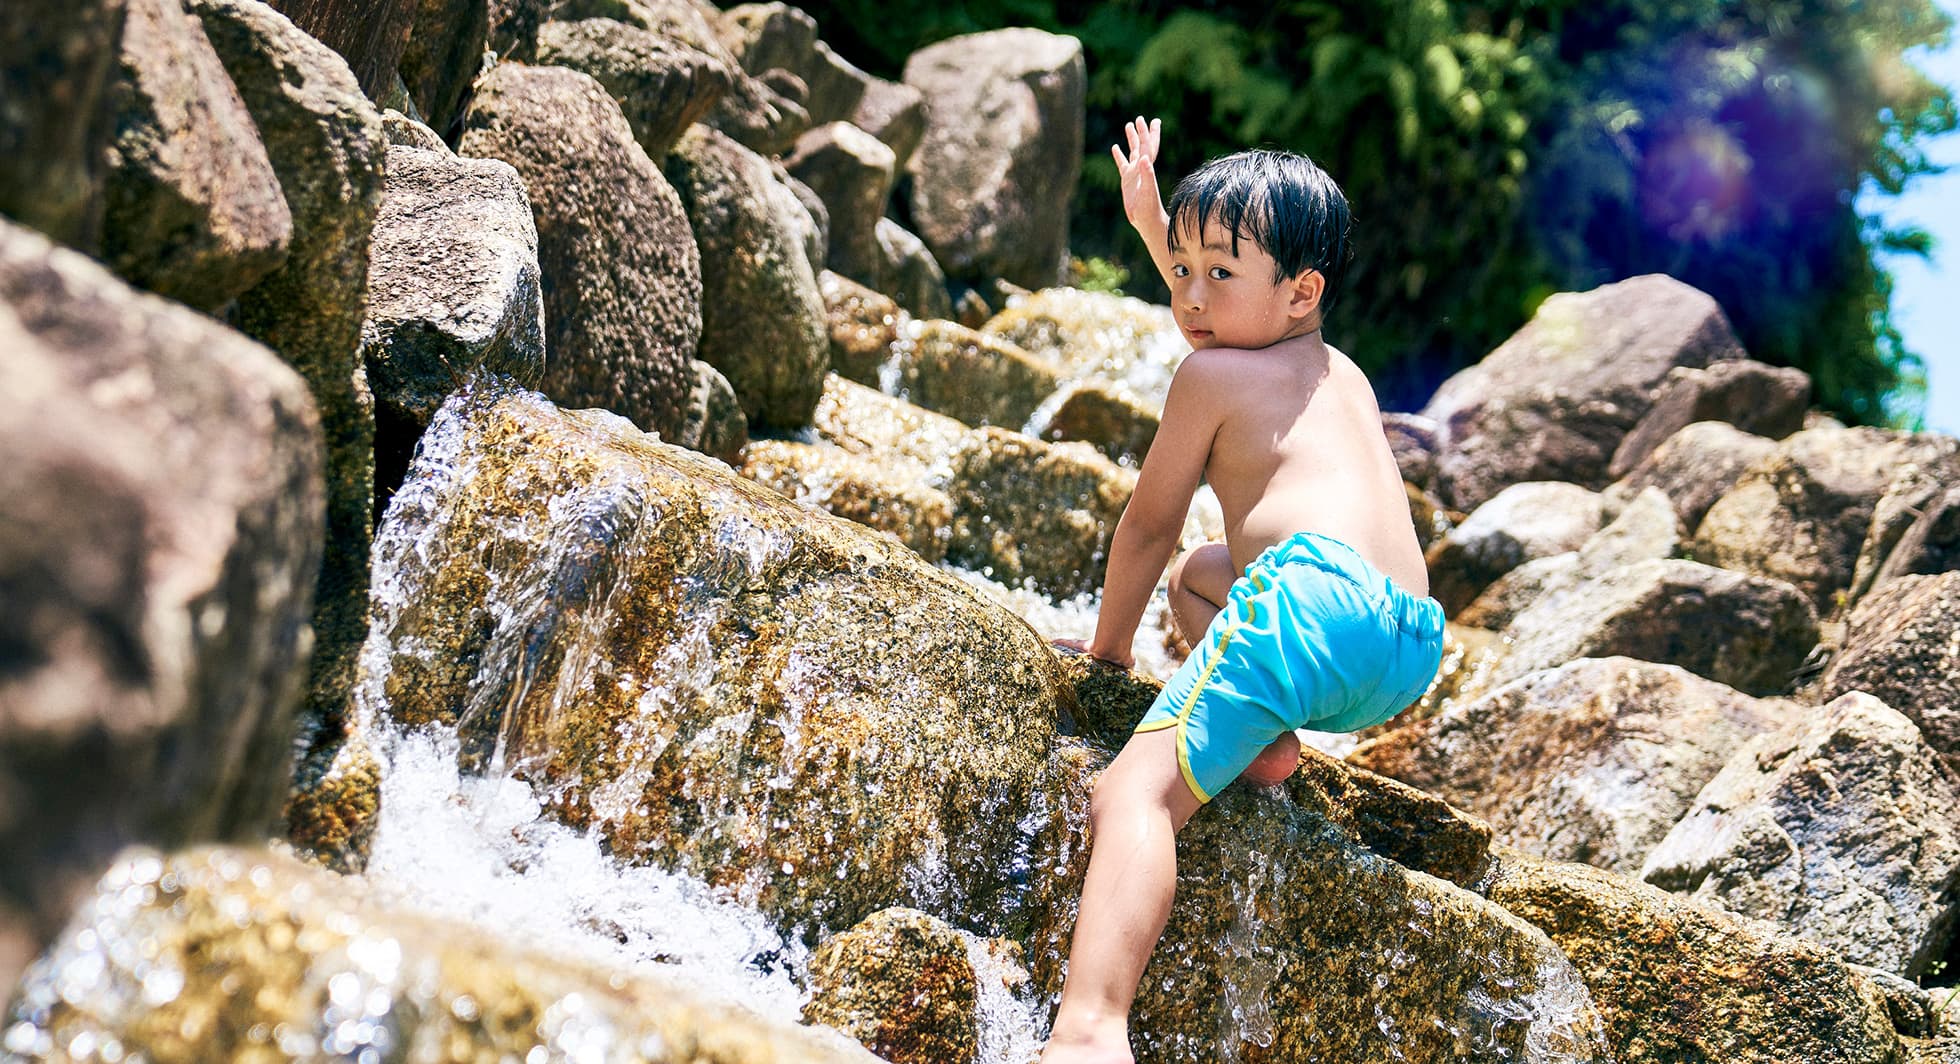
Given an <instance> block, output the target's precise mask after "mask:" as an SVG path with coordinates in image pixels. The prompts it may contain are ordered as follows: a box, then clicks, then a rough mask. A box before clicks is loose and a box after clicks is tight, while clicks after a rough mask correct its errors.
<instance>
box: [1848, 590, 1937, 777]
mask: <svg viewBox="0 0 1960 1064" xmlns="http://www.w3.org/2000/svg"><path fill="white" fill-rule="evenodd" d="M1955 632H1960V572H1949V573H1940V574H1937V575H1934V576H1902V577H1899V578H1898V579H1896V580H1893V581H1891V582H1890V583H1887V584H1885V585H1883V586H1881V587H1880V588H1879V589H1878V590H1877V591H1875V592H1873V593H1872V594H1871V595H1870V596H1869V597H1868V598H1866V599H1865V600H1864V601H1863V602H1861V603H1859V604H1858V608H1857V609H1855V610H1853V611H1852V612H1851V616H1850V617H1849V618H1848V619H1847V620H1846V622H1845V634H1844V644H1843V646H1841V647H1840V648H1839V649H1838V652H1837V654H1836V655H1834V656H1833V657H1832V658H1831V663H1830V665H1829V667H1828V668H1826V669H1825V671H1824V675H1823V677H1822V679H1820V680H1819V681H1818V695H1819V697H1820V698H1823V699H1833V698H1837V697H1839V696H1841V695H1843V694H1845V693H1847V692H1851V691H1864V692H1866V693H1868V694H1872V695H1875V696H1877V697H1878V698H1879V699H1881V700H1883V701H1884V703H1885V704H1886V705H1888V706H1891V707H1892V708H1894V709H1896V710H1898V711H1899V712H1901V713H1904V714H1905V715H1906V716H1907V717H1908V718H1910V719H1911V720H1912V722H1913V723H1914V724H1915V725H1917V726H1918V727H1919V729H1920V731H1921V732H1923V733H1924V735H1925V738H1926V741H1927V742H1928V743H1930V744H1931V745H1932V747H1933V749H1935V750H1938V751H1939V752H1941V753H1942V754H1945V755H1947V756H1948V757H1955V758H1960V650H1956V649H1955V648H1956V643H1955V641H1954V633H1955Z"/></svg>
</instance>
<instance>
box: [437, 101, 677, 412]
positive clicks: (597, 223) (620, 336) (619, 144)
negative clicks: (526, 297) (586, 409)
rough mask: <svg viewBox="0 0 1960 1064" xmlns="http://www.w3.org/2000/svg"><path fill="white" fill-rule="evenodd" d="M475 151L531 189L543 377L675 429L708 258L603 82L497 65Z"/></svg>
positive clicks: (470, 135)
mask: <svg viewBox="0 0 1960 1064" xmlns="http://www.w3.org/2000/svg"><path fill="white" fill-rule="evenodd" d="M464 124H465V126H466V131H465V132H464V134H463V139H462V143H461V150H462V153H463V154H465V155H476V156H484V157H488V158H493V159H502V160H503V161H505V162H507V163H510V164H511V165H512V166H514V167H516V168H517V173H518V176H519V177H521V178H523V180H524V186H525V189H526V190H527V191H528V192H529V193H530V197H531V210H532V212H533V213H534V216H535V218H536V220H537V227H538V265H539V267H540V268H541V270H542V273H543V277H544V311H545V319H544V320H545V347H546V350H547V351H549V352H550V359H549V361H548V362H547V364H546V367H545V374H544V381H543V385H542V390H543V391H544V393H545V394H546V395H548V396H551V397H552V398H553V399H554V400H555V401H557V402H560V403H564V404H566V405H568V406H600V407H604V408H606V409H608V410H611V411H613V412H615V413H619V414H623V415H625V416H626V417H628V418H631V419H632V420H633V421H634V423H635V424H637V425H639V426H640V427H641V428H642V429H647V430H651V431H654V432H658V433H660V434H661V435H663V436H668V437H671V436H674V435H676V434H678V433H679V432H680V430H681V426H682V425H683V424H685V423H686V410H687V403H688V396H689V395H690V394H691V393H692V391H693V389H694V383H695V381H694V371H693V368H692V363H693V361H694V357H695V350H696V346H697V344H698V343H699V341H700V336H701V260H700V253H699V251H697V250H696V248H695V244H694V235H693V233H692V231H691V230H690V229H689V228H688V224H687V213H686V211H685V210H684V209H683V208H682V206H681V201H680V197H679V196H678V195H676V194H675V192H674V189H673V188H672V186H670V185H668V184H667V179H666V178H665V177H663V176H661V173H660V168H659V167H658V166H655V165H654V163H653V161H652V160H651V159H649V158H647V154H646V152H645V151H644V150H642V149H641V148H640V146H639V144H638V143H636V142H635V141H634V140H633V132H632V129H631V127H629V126H628V125H627V123H626V119H625V117H624V116H623V115H621V114H620V111H619V105H618V104H616V103H614V102H613V99H612V97H611V96H609V95H607V93H606V90H605V88H604V87H603V86H601V85H600V84H599V83H598V82H597V81H594V80H593V79H592V78H590V77H589V76H587V75H585V74H581V73H578V72H577V71H573V70H566V69H564V68H561V67H526V66H521V65H518V64H514V63H506V64H502V65H499V66H498V67H497V68H496V69H494V70H492V71H491V72H490V73H489V75H488V76H486V77H485V78H484V79H483V80H482V81H480V82H478V83H477V91H476V97H475V99H474V101H473V102H472V103H471V104H470V109H469V114H468V115H467V116H465V119H464Z"/></svg>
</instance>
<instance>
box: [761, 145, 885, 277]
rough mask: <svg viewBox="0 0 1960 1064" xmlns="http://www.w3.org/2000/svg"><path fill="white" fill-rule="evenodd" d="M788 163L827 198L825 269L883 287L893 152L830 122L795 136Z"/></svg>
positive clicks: (802, 178)
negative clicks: (881, 229) (881, 224)
mask: <svg viewBox="0 0 1960 1064" xmlns="http://www.w3.org/2000/svg"><path fill="white" fill-rule="evenodd" d="M784 165H785V166H787V167H788V168H789V172H790V174H791V175H793V176H794V177H795V178H796V179H797V180H799V181H801V182H803V183H804V184H805V185H807V186H809V188H810V189H811V191H813V192H815V193H816V194H817V197H818V198H819V199H821V200H822V201H823V205H824V210H825V212H826V213H827V215H828V217H829V219H830V245H829V252H828V256H827V258H826V260H825V263H824V265H825V267H826V268H828V269H832V270H835V271H837V272H838V273H841V274H843V275H844V276H846V277H849V278H851V279H853V280H856V281H861V282H863V283H864V284H867V285H870V286H872V287H874V288H876V287H883V286H884V282H883V278H882V277H881V274H882V273H883V272H884V253H883V250H882V249H881V248H880V246H879V243H878V220H879V219H880V218H882V217H884V214H885V204H886V201H888V200H889V199H891V192H892V180H893V178H894V176H895V174H894V172H893V170H894V167H895V166H896V165H897V157H896V156H895V155H893V154H892V150H891V149H890V148H889V147H886V146H885V144H884V143H883V142H881V141H879V140H878V138H876V137H873V136H872V135H871V134H869V133H866V132H865V131H864V130H861V129H859V128H857V127H856V126H854V125H851V124H850V123H849V122H831V123H828V124H826V125H821V126H818V127H817V128H815V129H812V130H811V131H809V132H808V133H805V134H803V136H801V137H799V138H797V141H796V150H795V151H794V152H792V153H790V156H789V158H788V159H785V160H784Z"/></svg>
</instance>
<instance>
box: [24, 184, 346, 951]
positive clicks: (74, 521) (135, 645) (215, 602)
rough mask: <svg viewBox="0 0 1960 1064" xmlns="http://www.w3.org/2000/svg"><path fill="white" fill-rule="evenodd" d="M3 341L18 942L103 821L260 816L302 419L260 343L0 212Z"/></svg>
mask: <svg viewBox="0 0 1960 1064" xmlns="http://www.w3.org/2000/svg"><path fill="white" fill-rule="evenodd" d="M0 350H4V351H5V352H6V357H4V358H0V447H3V448H4V451H5V454H6V455H7V460H6V461H5V462H4V463H0V491H4V493H5V497H6V499H7V504H6V506H5V507H4V508H0V597H4V598H5V600H6V603H7V606H6V609H4V610H0V643H4V644H5V645H6V646H7V647H8V648H9V650H8V653H7V659H8V664H7V666H6V668H5V669H4V670H0V791H4V792H5V793H6V794H7V795H8V800H7V802H6V803H5V805H4V807H0V846H3V847H4V848H5V850H6V853H7V860H6V861H4V862H0V940H6V939H25V940H27V941H29V942H31V943H32V945H33V947H34V948H35V949H38V947H39V946H40V945H42V944H45V943H46V942H47V941H48V940H49V939H50V938H52V937H53V935H54V934H55V932H56V931H57V930H58V929H59V928H60V926H61V924H62V922H63V921H65V920H66V919H67V918H68V915H69V911H70V908H71V906H72V904H73V903H74V902H75V901H76V900H77V896H78V894H79V893H80V892H82V891H84V890H86V888H87V886H88V884H89V882H91V881H92V880H93V879H94V878H95V876H96V875H98V874H99V873H100V871H101V868H102V867H103V865H104V864H105V863H106V862H107V861H108V860H109V859H110V857H111V856H112V855H113V854H114V852H115V850H116V849H117V848H118V847H120V846H121V845H123V844H124V843H127V842H131V841H137V840H145V841H150V842H155V843H161V844H169V845H177V844H182V843H186V842H190V841H195V840H211V839H261V838H264V837H265V836H266V835H267V834H269V833H270V832H271V831H272V830H273V829H274V827H275V825H276V822H277V819H278V814H279V808H280V803H281V802H282V801H283V800H284V798H285V795H286V788H287V785H288V783H289V782H290V780H291V775H290V759H291V748H292V742H293V733H294V713H293V709H294V699H295V696H296V695H297V694H298V693H299V691H300V689H301V688H300V683H301V680H302V679H303V677H304V673H305V664H304V662H305V654H306V643H307V631H306V628H307V625H306V618H307V613H308V607H309V602H310V600H311V598H312V588H313V579H314V576H315V574H316V572H317V571H318V567H319V560H320V549H321V546H320V545H321V521H322V517H321V509H322V505H323V503H322V488H321V462H322V460H321V452H320V424H319V419H318V417H317V416H316V414H315V412H314V409H313V403H312V400H311V399H310V398H309V396H308V394H307V389H306V385H305V383H304V382H303V381H301V380H300V378H299V377H298V376H297V375H295V374H294V373H293V372H292V370H291V369H289V368H288V367H287V366H285V365H284V364H283V363H281V362H280V361H279V359H278V358H277V357H276V356H274V355H273V354H272V353H271V352H268V351H267V350H265V349H264V348H263V347H260V346H259V345H258V344H255V343H253V342H251V341H250V340H247V339H246V338H244V337H242V336H240V335H238V334H237V333H235V332H232V331H231V330H230V329H227V328H224V327H223V326H221V325H219V324H217V323H216V322H213V321H212V320H211V319H209V318H206V317H204V316H202V315H200V314H197V313H194V312H192V311H190V310H188V309H185V308H184V307H181V306H178V305H176V304H173V303H169V302H167V301H165V300H162V299H158V298H155V297H152V296H146V295H141V294H139V293H137V292H135V291H133V290H131V289H130V288H128V287H127V286H126V285H124V284H122V283H121V282H119V281H117V280H116V279H115V278H113V277H111V276H110V275H109V274H108V272H107V271H105V270H103V269H102V268H101V267H99V266H97V265H96V264H94V263H92V262H90V261H89V260H87V259H86V258H84V257H82V256H81V255H79V254H76V253H74V252H70V251H65V250H61V249H57V248H55V247H53V246H52V245H50V244H49V243H48V241H47V240H45V239H43V238H42V237H40V236H39V235H38V234H33V233H30V232H28V231H26V230H24V229H21V228H19V227H17V226H14V225H12V224H11V223H6V222H0ZM6 952H7V951H5V950H4V949H0V963H4V964H5V965H6V967H5V968H4V970H0V985H5V986H12V985H13V981H14V975H15V974H16V969H17V964H18V962H19V960H21V959H22V958H20V957H6V956H4V954H5V953H6Z"/></svg>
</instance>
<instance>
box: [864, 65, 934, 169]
mask: <svg viewBox="0 0 1960 1064" xmlns="http://www.w3.org/2000/svg"><path fill="white" fill-rule="evenodd" d="M847 117H848V118H849V120H850V123H851V124H852V125H854V126H856V127H858V128H859V129H862V130H864V131H865V132H866V133H869V134H871V135H872V136H874V137H877V138H878V139H879V140H881V141H884V142H885V146H886V147H888V148H890V149H891V150H892V155H893V156H894V161H893V166H894V167H895V168H896V169H898V170H900V171H903V170H904V169H905V167H906V164H907V163H910V162H911V161H912V155H913V153H915V152H917V151H918V150H919V144H920V142H922V141H924V140H925V138H926V98H925V94H924V93H922V92H920V91H919V90H917V89H915V88H913V87H912V86H910V85H906V84H903V83H901V82H896V81H886V80H885V79H883V78H872V79H871V81H870V83H869V84H867V85H866V86H865V89H864V95H863V96H862V97H861V98H860V99H859V100H858V105H857V108H856V109H855V110H853V111H852V112H851V113H850V115H848V116H847Z"/></svg>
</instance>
